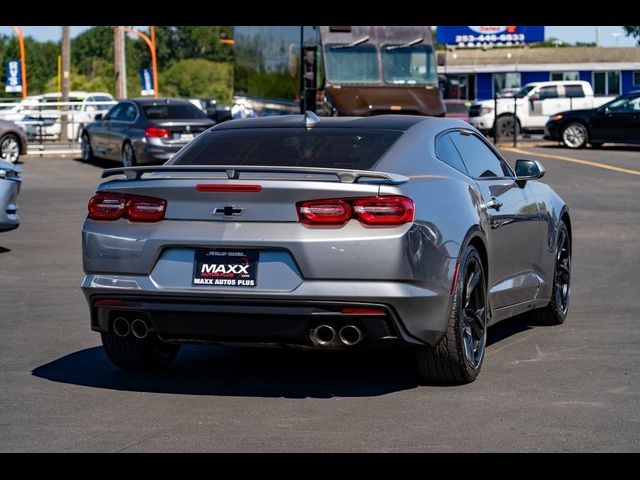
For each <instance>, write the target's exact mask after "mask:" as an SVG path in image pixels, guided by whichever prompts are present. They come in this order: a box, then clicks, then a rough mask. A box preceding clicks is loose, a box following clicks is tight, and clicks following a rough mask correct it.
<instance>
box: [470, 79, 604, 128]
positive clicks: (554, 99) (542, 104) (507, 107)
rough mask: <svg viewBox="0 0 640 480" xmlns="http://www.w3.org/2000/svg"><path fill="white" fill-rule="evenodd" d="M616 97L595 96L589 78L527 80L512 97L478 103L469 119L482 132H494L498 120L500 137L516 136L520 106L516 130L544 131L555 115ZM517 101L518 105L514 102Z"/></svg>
mask: <svg viewBox="0 0 640 480" xmlns="http://www.w3.org/2000/svg"><path fill="white" fill-rule="evenodd" d="M514 97H515V98H514ZM614 98H615V97H595V96H594V95H593V89H592V88H591V84H590V83H589V82H584V81H577V80H576V81H555V82H533V83H527V84H526V85H525V86H524V87H522V88H521V89H520V90H519V91H518V92H516V93H515V94H514V95H513V96H511V97H502V98H498V100H497V110H498V111H497V115H496V112H495V111H494V110H495V108H496V103H495V101H494V100H483V101H480V102H476V103H474V104H473V105H472V106H471V108H470V109H469V123H471V125H473V126H474V127H476V128H477V129H478V130H480V131H482V132H485V133H486V132H493V127H494V125H493V124H494V120H495V122H496V130H497V132H496V133H497V135H498V136H499V137H502V138H504V137H512V136H513V117H514V115H513V111H514V107H515V110H516V115H515V116H516V118H517V120H518V121H517V125H516V133H517V134H519V133H520V132H523V131H526V132H534V131H542V130H543V129H544V126H545V124H546V123H547V120H549V117H550V116H551V115H555V114H556V113H558V112H563V111H566V110H581V109H589V108H596V107H599V106H600V105H604V104H605V103H607V102H609V101H611V100H613V99H614ZM514 104H515V105H514Z"/></svg>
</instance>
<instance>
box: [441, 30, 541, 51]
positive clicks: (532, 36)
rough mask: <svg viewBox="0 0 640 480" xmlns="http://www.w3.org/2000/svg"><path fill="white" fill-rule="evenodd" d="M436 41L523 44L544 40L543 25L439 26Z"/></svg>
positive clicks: (461, 44)
mask: <svg viewBox="0 0 640 480" xmlns="http://www.w3.org/2000/svg"><path fill="white" fill-rule="evenodd" d="M436 39H437V41H438V43H444V44H446V45H457V46H458V47H482V46H485V45H504V46H509V45H523V44H525V43H532V42H542V41H544V27H543V26H536V27H531V26H527V27H518V26H502V27H489V26H483V27H452V26H439V27H438V29H437V31H436Z"/></svg>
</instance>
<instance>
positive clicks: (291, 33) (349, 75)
mask: <svg viewBox="0 0 640 480" xmlns="http://www.w3.org/2000/svg"><path fill="white" fill-rule="evenodd" d="M234 39H235V47H234V48H235V93H236V95H240V96H245V97H247V98H249V99H252V100H253V101H254V103H255V105H257V106H258V108H257V110H258V111H259V112H258V113H259V114H265V115H270V114H278V113H297V112H299V111H304V110H312V111H317V112H318V114H320V115H336V116H337V115H339V116H351V115H353V116H368V115H379V114H384V113H399V114H413V115H429V116H444V113H445V106H444V104H443V102H442V95H441V94H440V90H439V87H438V77H437V71H436V60H435V54H434V50H433V38H432V34H431V27H430V26H411V27H408V26H400V27H399V26H388V27H383V26H315V27H312V26H306V27H255V26H252V27H235V29H234ZM301 47H302V48H301ZM264 105H270V106H271V109H270V110H267V109H264V108H262V106H264ZM261 108H262V110H261V111H260V109H261Z"/></svg>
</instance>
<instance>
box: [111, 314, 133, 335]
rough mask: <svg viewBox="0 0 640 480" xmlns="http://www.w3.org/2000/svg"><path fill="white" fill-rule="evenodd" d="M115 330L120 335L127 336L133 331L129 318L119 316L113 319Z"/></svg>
mask: <svg viewBox="0 0 640 480" xmlns="http://www.w3.org/2000/svg"><path fill="white" fill-rule="evenodd" d="M113 331H114V332H115V334H116V335H118V336H119V337H126V336H127V335H129V332H130V331H131V326H130V325H129V320H127V319H126V318H124V317H118V318H116V319H115V320H114V321H113Z"/></svg>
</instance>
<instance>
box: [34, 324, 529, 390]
mask: <svg viewBox="0 0 640 480" xmlns="http://www.w3.org/2000/svg"><path fill="white" fill-rule="evenodd" d="M530 328H532V327H531V323H530V322H528V321H526V318H523V317H516V318H513V319H510V320H506V321H504V322H501V323H499V324H498V325H495V326H493V327H491V328H490V329H489V332H488V341H487V343H488V345H493V344H496V343H498V342H500V341H502V340H504V339H506V338H508V337H510V336H512V335H516V334H518V333H521V332H523V331H526V330H529V329H530ZM32 374H33V375H34V376H36V377H40V378H45V379H47V380H51V381H54V382H60V383H68V384H73V385H82V386H87V387H96V388H107V389H112V390H125V391H135V392H151V393H170V394H185V395H223V396H250V397H285V398H307V397H312V398H331V397H364V396H366V397H371V396H377V395H385V394H388V393H392V392H397V391H401V390H408V389H411V388H416V387H417V386H418V385H419V384H420V382H419V380H418V378H417V377H416V375H415V366H414V359H413V354H412V351H411V350H410V349H404V348H372V349H362V350H353V351H299V350H294V349H284V348H282V349H272V348H249V347H226V346H207V345H183V346H182V349H181V350H180V353H179V354H178V357H177V358H176V360H175V362H174V363H173V365H172V366H171V367H170V368H169V369H168V370H165V371H162V372H153V373H146V372H126V371H123V370H120V369H118V368H116V367H114V366H113V365H112V364H111V362H110V361H109V360H108V358H107V356H106V354H105V353H104V350H103V349H102V347H93V348H88V349H85V350H80V351H78V352H75V353H71V354H69V355H66V356H64V357H62V358H59V359H57V360H54V361H53V362H50V363H47V364H46V365H42V366H40V367H38V368H36V369H35V370H33V372H32Z"/></svg>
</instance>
